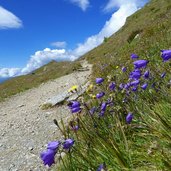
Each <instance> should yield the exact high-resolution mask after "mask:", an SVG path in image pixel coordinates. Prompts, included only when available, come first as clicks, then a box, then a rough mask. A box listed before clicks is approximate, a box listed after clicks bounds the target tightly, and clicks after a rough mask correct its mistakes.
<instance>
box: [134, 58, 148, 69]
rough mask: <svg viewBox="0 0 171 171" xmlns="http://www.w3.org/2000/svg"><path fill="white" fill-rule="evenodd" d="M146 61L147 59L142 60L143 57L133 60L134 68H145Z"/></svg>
mask: <svg viewBox="0 0 171 171" xmlns="http://www.w3.org/2000/svg"><path fill="white" fill-rule="evenodd" d="M148 62H149V61H147V60H143V59H141V60H138V61H135V62H134V68H135V69H137V68H138V69H139V68H145V67H146V66H147V64H148Z"/></svg>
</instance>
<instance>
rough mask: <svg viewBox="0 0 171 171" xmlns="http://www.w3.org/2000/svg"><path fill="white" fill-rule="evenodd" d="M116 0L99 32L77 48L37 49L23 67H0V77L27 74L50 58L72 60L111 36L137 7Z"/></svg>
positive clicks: (134, 3)
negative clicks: (113, 10) (112, 11)
mask: <svg viewBox="0 0 171 171" xmlns="http://www.w3.org/2000/svg"><path fill="white" fill-rule="evenodd" d="M116 1H117V2H118V4H117V5H118V10H117V11H116V12H114V13H113V14H112V16H111V18H110V19H109V20H108V21H106V23H105V24H104V26H103V28H102V29H101V30H100V32H99V33H98V34H96V35H93V36H90V37H88V38H87V39H86V41H85V42H84V43H82V44H78V46H77V48H75V49H73V50H66V49H50V48H45V49H44V50H42V51H37V52H35V54H34V55H32V56H31V58H30V60H29V61H28V63H27V65H26V66H25V67H24V68H23V69H19V68H3V69H0V77H11V76H16V75H22V74H27V73H29V72H31V71H33V70H35V69H37V68H39V67H41V66H42V65H45V64H47V63H48V62H50V61H51V60H56V61H64V60H71V61H73V60H75V59H77V58H78V57H80V56H81V55H83V54H85V53H86V52H88V51H89V50H91V49H93V48H94V47H96V46H98V45H99V44H101V43H102V42H103V40H104V37H108V36H111V35H112V34H113V33H115V32H116V31H118V30H119V29H120V28H121V27H122V26H123V25H124V24H125V21H126V18H127V17H128V16H130V15H131V14H133V13H134V12H135V11H137V10H138V8H139V7H138V6H139V3H136V2H135V1H134V2H133V1H132V3H131V0H130V1H129V0H128V1H127V2H129V3H125V1H124V0H121V1H122V2H123V4H122V3H120V0H116ZM58 43H59V42H58Z"/></svg>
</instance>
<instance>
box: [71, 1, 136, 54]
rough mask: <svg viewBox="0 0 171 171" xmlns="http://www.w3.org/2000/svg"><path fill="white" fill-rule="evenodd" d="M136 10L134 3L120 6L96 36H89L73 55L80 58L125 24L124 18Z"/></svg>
mask: <svg viewBox="0 0 171 171" xmlns="http://www.w3.org/2000/svg"><path fill="white" fill-rule="evenodd" d="M136 10H137V6H136V4H135V3H130V4H123V5H121V6H120V8H119V9H118V11H116V12H114V13H113V14H112V16H111V18H110V19H109V20H108V21H106V23H105V25H104V26H103V28H102V29H101V31H100V32H99V33H98V34H96V35H93V36H90V37H89V38H87V40H86V41H85V42H84V43H83V44H79V45H78V47H77V48H76V49H75V50H74V51H73V53H74V55H75V56H81V55H83V54H84V53H86V52H88V51H89V50H91V49H93V48H95V47H96V46H98V45H100V44H101V43H102V42H103V40H104V37H109V36H111V35H112V34H113V33H115V32H116V31H118V30H119V29H120V28H121V27H122V26H123V25H124V24H125V21H126V18H127V17H128V16H130V15H131V14H133V13H134V12H135V11H136Z"/></svg>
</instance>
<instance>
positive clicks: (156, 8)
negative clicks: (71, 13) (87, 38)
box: [82, 0, 171, 76]
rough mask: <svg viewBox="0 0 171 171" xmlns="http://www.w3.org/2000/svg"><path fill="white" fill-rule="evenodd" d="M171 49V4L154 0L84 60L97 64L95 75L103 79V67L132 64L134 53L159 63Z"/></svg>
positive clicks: (168, 1) (166, 0)
mask: <svg viewBox="0 0 171 171" xmlns="http://www.w3.org/2000/svg"><path fill="white" fill-rule="evenodd" d="M170 47H171V1H170V0H160V1H159V0H151V1H150V3H148V4H147V5H146V6H145V7H144V8H142V9H141V10H139V11H137V12H136V13H134V14H133V15H132V16H130V17H128V18H127V21H126V24H125V25H124V26H123V27H122V28H121V29H120V30H119V31H118V32H117V33H115V34H113V35H112V36H111V37H109V38H108V40H107V41H105V42H104V43H103V44H102V45H101V46H99V47H97V48H95V49H93V50H92V51H90V52H88V53H87V54H85V55H84V56H83V57H82V58H86V59H87V60H88V61H89V62H90V63H93V64H95V65H94V73H96V76H97V75H99V76H100V75H101V73H102V72H101V71H100V67H99V66H102V65H103V64H111V65H113V66H115V65H118V66H122V65H124V64H129V61H128V59H129V57H130V54H131V53H136V54H138V55H139V56H141V57H144V58H148V59H150V60H157V59H159V56H160V50H161V49H168V48H170ZM97 61H98V63H97ZM110 69H111V68H110ZM107 72H110V71H109V70H107ZM104 75H105V73H104Z"/></svg>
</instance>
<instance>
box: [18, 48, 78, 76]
mask: <svg viewBox="0 0 171 171" xmlns="http://www.w3.org/2000/svg"><path fill="white" fill-rule="evenodd" d="M74 59H75V56H73V55H71V54H69V53H68V52H67V51H66V50H65V49H50V48H45V49H44V50H42V51H37V52H35V54H34V55H32V56H31V58H30V60H29V61H28V63H27V65H26V67H24V68H23V69H22V70H21V73H22V74H27V73H29V72H31V71H33V70H35V69H37V68H39V67H41V66H43V65H44V64H47V63H48V62H50V61H52V60H57V61H65V60H71V61H73V60H74Z"/></svg>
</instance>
